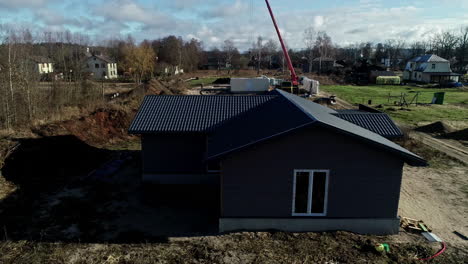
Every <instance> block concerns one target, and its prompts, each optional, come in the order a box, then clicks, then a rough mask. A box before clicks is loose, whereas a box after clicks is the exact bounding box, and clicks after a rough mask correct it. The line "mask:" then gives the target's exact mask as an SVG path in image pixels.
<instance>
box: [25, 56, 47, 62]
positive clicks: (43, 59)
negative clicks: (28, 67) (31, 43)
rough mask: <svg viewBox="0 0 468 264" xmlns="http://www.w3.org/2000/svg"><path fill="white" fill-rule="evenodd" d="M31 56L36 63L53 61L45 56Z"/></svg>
mask: <svg viewBox="0 0 468 264" xmlns="http://www.w3.org/2000/svg"><path fill="white" fill-rule="evenodd" d="M30 58H31V60H32V61H34V62H36V63H53V61H52V59H50V58H48V57H44V56H31V57H30Z"/></svg>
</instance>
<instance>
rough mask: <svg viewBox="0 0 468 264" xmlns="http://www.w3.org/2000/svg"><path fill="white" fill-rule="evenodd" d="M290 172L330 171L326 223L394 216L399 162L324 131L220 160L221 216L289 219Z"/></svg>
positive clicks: (297, 134) (307, 132) (273, 142)
mask: <svg viewBox="0 0 468 264" xmlns="http://www.w3.org/2000/svg"><path fill="white" fill-rule="evenodd" d="M294 169H329V170H330V176H329V177H330V178H329V189H328V190H329V191H328V213H327V216H325V217H329V218H335V217H346V218H394V217H397V211H398V201H399V195H400V185H401V177H402V169H403V162H402V161H401V160H400V159H399V158H397V157H394V156H393V155H391V154H388V153H387V152H384V151H381V150H380V149H378V148H375V147H373V146H370V145H368V144H365V143H362V142H361V141H358V140H357V139H354V138H353V137H350V136H347V135H343V134H340V133H337V132H334V131H331V130H329V129H327V128H322V127H311V128H304V129H302V130H300V131H297V132H295V133H292V134H289V135H286V136H282V137H278V138H276V139H272V140H270V141H267V142H264V143H261V144H259V145H255V146H251V147H250V148H246V149H245V150H243V151H240V152H237V153H234V154H232V155H230V156H228V157H226V158H225V159H224V160H223V161H222V179H221V189H222V190H221V192H222V207H221V210H222V213H221V214H222V216H221V217H279V218H281V217H291V214H292V196H293V194H292V193H293V174H294Z"/></svg>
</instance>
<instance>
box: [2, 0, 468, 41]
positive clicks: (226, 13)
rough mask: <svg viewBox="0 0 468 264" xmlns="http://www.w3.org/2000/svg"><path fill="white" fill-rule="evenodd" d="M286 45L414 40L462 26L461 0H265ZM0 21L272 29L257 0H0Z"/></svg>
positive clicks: (98, 35)
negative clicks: (315, 34) (308, 40)
mask: <svg viewBox="0 0 468 264" xmlns="http://www.w3.org/2000/svg"><path fill="white" fill-rule="evenodd" d="M270 3H271V5H272V7H273V9H274V12H275V13H276V15H277V20H278V23H279V24H280V27H281V30H282V32H283V34H284V37H285V39H286V41H287V43H288V45H289V47H291V48H296V49H298V48H302V47H304V41H303V32H304V30H305V29H306V28H308V27H314V28H315V29H316V30H325V31H327V33H328V34H329V35H330V36H331V37H332V40H333V41H334V42H335V43H337V44H339V45H347V44H352V43H361V42H367V41H371V42H380V41H385V40H386V39H404V40H406V41H407V42H411V41H416V40H421V39H423V38H427V37H429V36H430V35H431V34H434V33H436V32H440V31H442V30H458V29H459V28H460V27H462V26H468V0H425V1H422V0H393V1H388V0H385V1H384V0H270ZM0 23H1V24H9V25H13V26H15V27H27V28H30V29H32V30H33V31H35V32H42V31H62V30H66V29H69V30H71V31H72V32H82V33H86V34H88V35H90V36H91V37H92V39H93V42H95V44H99V43H100V42H102V41H103V40H104V39H108V38H119V37H123V36H125V35H126V34H129V33H130V34H132V35H133V36H134V37H135V38H136V39H137V40H143V39H145V38H146V39H155V38H159V37H163V36H166V35H169V34H173V35H177V36H182V37H183V38H185V39H190V38H197V39H200V40H201V41H203V43H204V45H205V47H206V48H211V47H214V46H217V47H220V46H221V45H222V42H223V41H224V40H226V39H231V40H233V41H234V42H235V43H236V45H237V46H238V47H240V48H241V49H246V48H248V47H249V46H250V45H251V44H250V43H252V41H253V39H255V38H256V36H259V35H261V36H263V37H264V38H266V39H268V38H273V39H275V40H276V35H275V32H274V29H273V26H272V23H271V19H270V17H269V16H268V12H267V9H266V6H265V2H264V1H263V0H170V1H166V0H152V1H150V0H113V1H105V0H81V1H76V0H0Z"/></svg>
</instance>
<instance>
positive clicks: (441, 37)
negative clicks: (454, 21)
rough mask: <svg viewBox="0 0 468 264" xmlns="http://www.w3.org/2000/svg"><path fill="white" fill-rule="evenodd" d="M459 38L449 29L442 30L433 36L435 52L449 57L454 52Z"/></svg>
mask: <svg viewBox="0 0 468 264" xmlns="http://www.w3.org/2000/svg"><path fill="white" fill-rule="evenodd" d="M458 41H459V38H457V36H455V34H454V33H453V32H451V31H444V32H442V33H440V34H436V35H435V36H434V39H433V42H434V50H435V53H436V54H437V55H439V56H441V57H443V58H446V59H451V58H452V57H453V55H454V52H455V47H456V46H457V44H458Z"/></svg>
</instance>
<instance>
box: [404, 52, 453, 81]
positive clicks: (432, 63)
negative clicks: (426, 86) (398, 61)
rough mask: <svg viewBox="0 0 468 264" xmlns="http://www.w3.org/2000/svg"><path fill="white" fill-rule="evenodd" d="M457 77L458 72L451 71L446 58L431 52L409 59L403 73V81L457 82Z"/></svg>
mask: <svg viewBox="0 0 468 264" xmlns="http://www.w3.org/2000/svg"><path fill="white" fill-rule="evenodd" d="M459 78H460V74H457V73H453V72H452V69H451V68H450V62H449V61H448V60H446V59H444V58H441V57H439V56H437V55H433V54H427V55H424V56H420V57H417V58H414V59H412V60H410V61H409V62H408V63H407V65H406V68H405V71H404V73H403V79H404V80H405V81H413V82H423V83H444V82H450V81H455V82H458V81H459Z"/></svg>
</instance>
